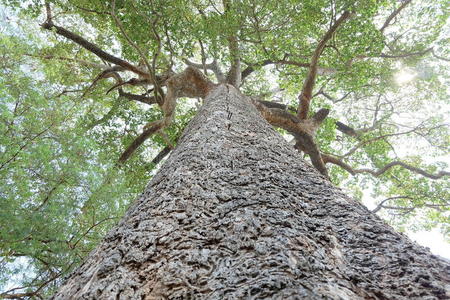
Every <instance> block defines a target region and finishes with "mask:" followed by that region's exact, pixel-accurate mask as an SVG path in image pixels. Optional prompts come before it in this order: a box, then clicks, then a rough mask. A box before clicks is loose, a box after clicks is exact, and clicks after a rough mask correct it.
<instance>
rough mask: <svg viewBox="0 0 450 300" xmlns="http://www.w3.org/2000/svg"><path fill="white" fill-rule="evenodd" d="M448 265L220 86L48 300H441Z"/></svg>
mask: <svg viewBox="0 0 450 300" xmlns="http://www.w3.org/2000/svg"><path fill="white" fill-rule="evenodd" d="M449 270H450V264H449V263H448V262H447V261H444V260H443V259H441V258H438V257H436V256H434V255H432V254H431V253H430V252H429V251H428V250H426V249H425V248H423V247H421V246H418V245H417V244H415V243H413V242H411V241H410V240H409V239H408V238H407V237H406V236H405V235H403V234H401V233H397V232H395V231H394V230H393V229H392V228H391V227H390V226H388V225H386V224H385V223H384V222H383V221H381V220H380V219H379V218H378V217H376V216H375V215H373V214H371V213H370V212H369V211H368V210H367V209H366V208H365V207H364V206H363V205H361V204H360V203H358V202H356V201H354V200H352V199H350V198H349V197H347V196H345V195H344V194H343V193H342V192H341V191H340V190H339V189H337V188H335V187H333V186H332V185H331V184H330V183H329V182H328V181H327V180H326V179H325V178H324V177H323V176H322V175H320V174H319V173H318V172H317V171H315V170H314V169H313V168H312V167H311V166H309V165H308V164H307V163H305V162H304V161H302V159H301V158H300V156H299V155H298V154H297V153H296V152H294V150H293V147H291V146H290V145H288V144H287V143H286V142H285V141H284V139H283V138H282V137H281V136H280V135H279V134H278V133H277V132H276V131H275V130H274V129H272V128H271V127H270V125H268V124H267V123H266V121H265V120H263V119H262V118H261V116H260V115H259V113H258V112H257V111H256V109H255V108H254V107H253V106H252V104H251V103H250V102H249V100H247V98H246V97H245V96H242V95H241V94H239V92H238V91H236V90H235V89H234V88H233V87H231V86H227V85H220V86H218V87H217V88H215V89H214V90H213V91H212V92H211V93H210V95H209V96H208V97H207V99H206V100H205V104H204V105H203V107H202V108H201V110H200V112H199V114H198V115H197V116H196V117H195V119H194V120H193V121H192V122H191V123H190V125H189V127H188V128H187V130H186V132H185V134H184V136H183V137H182V138H181V140H180V142H179V145H178V146H177V148H176V149H175V151H174V152H173V153H172V155H171V156H170V158H169V159H168V160H167V162H166V163H165V164H164V165H163V166H162V168H161V170H160V171H159V173H158V174H157V175H156V176H155V177H154V178H153V180H152V181H151V182H150V184H149V186H148V187H147V189H146V191H145V192H144V193H143V195H142V196H141V197H140V198H139V199H138V200H137V201H136V202H135V203H134V204H133V205H132V207H131V208H130V209H129V210H128V212H127V214H126V215H125V217H124V218H123V220H122V221H121V222H120V223H119V225H118V226H117V227H116V228H115V229H114V230H112V231H111V232H110V233H109V234H108V235H107V236H106V238H105V239H104V241H103V242H102V243H101V244H100V245H99V246H98V247H97V249H96V250H95V251H93V252H92V253H91V254H90V256H89V257H88V259H87V260H86V262H85V263H84V264H83V265H82V266H81V267H79V268H78V269H77V270H76V271H75V272H74V273H73V274H72V276H71V277H70V278H69V279H68V281H67V282H66V284H65V285H64V286H63V287H62V288H61V289H60V290H59V292H58V293H57V294H56V295H55V296H54V298H55V299H69V298H71V297H73V298H76V299H77V298H82V299H247V298H249V299H250V298H251V299H324V298H325V299H449V295H450V293H449V286H450V285H449V284H450V280H449Z"/></svg>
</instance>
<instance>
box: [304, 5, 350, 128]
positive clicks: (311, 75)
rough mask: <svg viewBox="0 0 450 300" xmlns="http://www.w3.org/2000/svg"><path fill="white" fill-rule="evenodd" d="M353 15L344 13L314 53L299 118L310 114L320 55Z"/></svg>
mask: <svg viewBox="0 0 450 300" xmlns="http://www.w3.org/2000/svg"><path fill="white" fill-rule="evenodd" d="M351 15H352V14H351V13H350V12H349V11H344V13H343V14H342V15H341V16H340V17H339V19H337V20H336V22H335V23H334V24H333V26H331V28H330V29H328V31H327V32H326V33H325V35H324V36H323V37H322V40H321V41H320V42H319V44H318V45H317V47H316V50H315V51H314V53H313V56H312V58H311V62H310V67H309V70H308V74H307V75H306V79H305V82H304V83H303V88H302V91H301V93H300V95H299V106H298V109H297V110H298V113H297V116H298V118H299V119H302V120H304V119H306V118H307V116H308V112H309V104H310V101H311V98H312V90H313V88H314V84H315V81H316V76H317V64H318V62H319V58H320V55H321V54H322V51H323V49H324V47H325V44H326V43H327V42H328V40H330V39H331V37H332V36H333V34H334V33H335V32H336V30H337V29H338V27H339V26H340V25H341V24H343V23H344V22H345V21H346V20H347V19H348V18H350V16H351Z"/></svg>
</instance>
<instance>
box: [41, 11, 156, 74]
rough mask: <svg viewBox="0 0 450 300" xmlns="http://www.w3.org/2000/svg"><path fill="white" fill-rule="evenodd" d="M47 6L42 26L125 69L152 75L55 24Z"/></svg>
mask: <svg viewBox="0 0 450 300" xmlns="http://www.w3.org/2000/svg"><path fill="white" fill-rule="evenodd" d="M46 8H47V20H46V21H45V23H43V24H42V25H41V26H42V28H44V29H47V30H50V31H55V32H56V33H57V34H59V35H61V36H63V37H65V38H67V39H69V40H71V41H73V42H75V43H76V44H78V45H80V46H81V47H83V48H84V49H86V50H88V51H89V52H92V53H94V54H95V55H97V56H98V57H100V58H102V59H104V60H105V61H108V62H110V63H113V64H116V65H118V66H122V67H124V68H125V69H127V70H129V71H131V72H133V73H136V74H138V75H140V76H143V77H145V78H149V76H150V75H149V74H148V73H147V72H144V71H143V70H141V69H139V68H138V67H136V66H134V65H132V64H130V63H129V62H127V61H125V60H123V59H121V58H118V57H116V56H114V55H111V54H109V53H107V52H105V51H103V50H102V49H100V48H99V47H98V46H97V45H95V44H93V43H91V42H89V41H88V40H86V39H84V38H83V37H81V36H79V35H78V34H76V33H73V32H71V31H69V30H67V29H65V28H63V27H60V26H57V25H55V24H53V21H52V18H51V11H50V6H49V4H48V3H46Z"/></svg>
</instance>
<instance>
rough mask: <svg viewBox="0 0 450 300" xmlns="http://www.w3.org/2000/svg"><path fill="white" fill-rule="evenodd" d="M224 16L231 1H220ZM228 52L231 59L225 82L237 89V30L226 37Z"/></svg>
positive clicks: (239, 71)
mask: <svg viewBox="0 0 450 300" xmlns="http://www.w3.org/2000/svg"><path fill="white" fill-rule="evenodd" d="M222 4H223V7H224V12H225V14H229V13H230V10H231V1H230V0H222ZM227 40H228V50H229V52H230V57H231V67H230V70H229V71H228V74H227V78H226V82H227V83H228V84H231V85H232V86H234V87H235V88H237V89H239V86H240V85H241V81H242V78H241V53H240V50H239V42H238V38H237V30H235V31H234V32H233V34H230V35H229V36H228V37H227Z"/></svg>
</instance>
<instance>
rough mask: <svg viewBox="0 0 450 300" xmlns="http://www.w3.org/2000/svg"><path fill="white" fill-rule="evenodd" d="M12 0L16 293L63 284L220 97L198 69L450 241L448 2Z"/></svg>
mask: <svg viewBox="0 0 450 300" xmlns="http://www.w3.org/2000/svg"><path fill="white" fill-rule="evenodd" d="M0 3H1V4H0V11H3V12H2V13H1V14H2V15H1V21H0V22H1V27H0V28H1V29H0V40H1V41H0V120H1V122H0V214H1V215H0V255H1V258H0V290H2V291H4V292H5V294H1V295H2V297H6V296H5V295H6V294H8V295H12V294H22V296H23V297H45V296H46V295H49V294H51V293H52V292H53V291H54V289H55V288H57V287H58V286H59V284H60V283H61V282H62V280H63V277H64V276H65V275H67V274H68V272H70V271H71V270H72V269H73V268H74V267H75V266H77V265H78V264H79V263H80V262H81V261H82V260H83V258H84V257H85V256H86V255H87V254H88V253H89V252H90V251H91V250H92V249H93V247H94V246H95V245H96V244H97V243H98V242H99V240H100V239H101V238H102V236H103V235H104V234H105V233H106V232H107V231H108V230H109V229H110V228H111V226H113V225H114V224H116V223H117V222H118V220H120V217H121V216H122V215H123V214H124V211H125V210H126V208H127V207H128V205H129V204H130V203H131V202H132V201H133V200H134V199H135V198H136V197H137V195H139V193H141V192H142V191H143V189H144V187H145V186H146V184H147V183H148V181H149V180H150V179H151V177H152V175H154V174H155V172H156V170H157V168H158V166H159V165H160V164H161V163H162V161H163V160H164V159H165V157H167V155H169V154H170V151H171V150H172V149H173V148H174V147H175V146H176V143H177V139H178V138H179V136H180V135H181V133H182V132H183V129H184V128H185V127H186V125H187V124H188V122H189V121H190V120H191V118H192V117H193V116H194V115H195V113H196V111H197V109H198V108H199V107H200V106H201V105H202V98H204V95H203V94H202V93H198V92H196V93H192V92H189V91H188V90H189V86H187V87H186V86H183V87H180V85H179V82H180V81H183V80H186V78H188V77H189V76H191V77H192V76H194V77H195V76H198V78H200V77H201V78H202V80H203V79H205V80H206V81H207V82H208V84H218V83H223V82H228V83H229V84H232V85H234V86H235V87H237V88H239V89H240V91H241V92H242V93H243V94H245V95H247V96H249V99H251V101H252V102H253V103H254V104H255V106H256V107H257V108H258V109H259V110H260V111H261V113H262V115H263V116H264V117H265V118H266V119H267V120H268V121H269V122H270V123H271V124H272V125H274V126H275V127H276V128H277V130H278V131H279V132H280V134H283V135H284V136H285V137H286V139H288V140H289V141H291V142H292V147H295V148H296V149H297V150H299V151H300V152H301V153H302V155H304V157H305V158H306V159H307V160H310V161H311V163H312V164H313V165H314V166H315V167H316V168H317V169H318V170H319V171H320V172H321V173H322V174H323V175H324V176H327V177H328V178H329V179H330V180H331V181H332V182H333V183H334V184H336V185H338V186H340V187H341V188H342V189H343V190H344V191H345V192H346V193H348V194H349V195H351V196H353V197H354V198H356V199H359V200H361V199H362V197H363V195H364V196H365V197H372V198H373V199H374V201H375V208H374V210H373V211H374V212H376V213H377V214H379V215H380V216H381V217H382V218H384V219H385V220H386V221H387V222H390V223H391V224H392V225H394V226H395V227H396V228H398V229H399V230H405V229H410V230H419V229H420V230H422V229H428V230H429V229H432V228H438V229H439V230H441V232H442V233H443V234H444V235H446V237H447V238H448V233H449V231H450V227H449V224H450V220H449V200H450V195H449V191H450V184H449V180H448V176H449V175H450V173H449V168H448V162H449V158H450V157H449V152H448V150H449V142H450V134H449V127H448V125H449V124H448V119H449V111H450V103H449V89H448V86H449V85H450V82H449V68H448V66H449V60H450V50H449V48H448V43H449V32H450V27H449V21H448V11H449V3H448V1H440V0H439V1H431V2H429V3H428V2H426V1H411V0H404V1H394V0H382V1H373V0H361V1H350V0H304V1H298V0H295V1H294V0H283V1H274V0H266V1H254V0H223V1H211V0H194V1H187V0H145V1H144V0H115V1H114V0H113V1H93V0H89V1H88V0H76V1H75V0H74V1H72V0H71V1H67V0H54V1H48V2H44V1H40V0H30V1H16V0H1V1H0ZM191 77H189V78H191ZM194 79H195V78H194ZM206 81H205V82H206ZM183 82H185V81H183ZM299 124H300V125H299ZM302 124H306V125H304V126H303V125H302ZM302 126H303V127H302ZM308 126H309V127H308ZM11 278H13V281H14V282H15V284H16V285H15V286H18V287H20V288H18V289H14V290H10V291H7V290H8V289H9V288H10V284H11Z"/></svg>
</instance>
